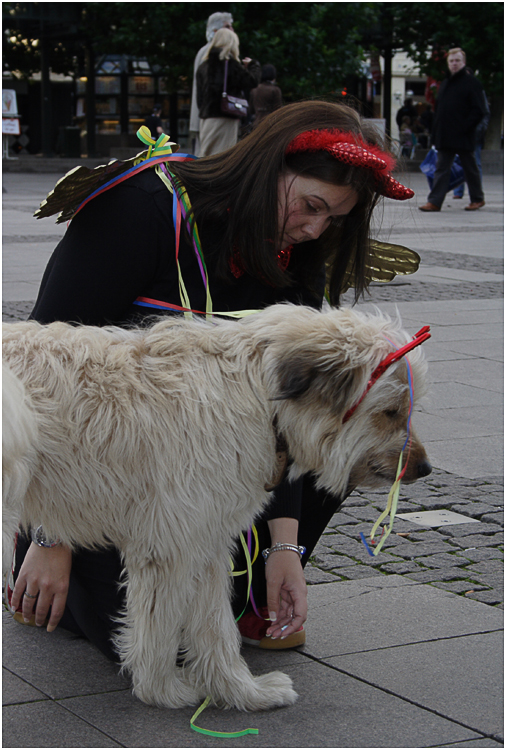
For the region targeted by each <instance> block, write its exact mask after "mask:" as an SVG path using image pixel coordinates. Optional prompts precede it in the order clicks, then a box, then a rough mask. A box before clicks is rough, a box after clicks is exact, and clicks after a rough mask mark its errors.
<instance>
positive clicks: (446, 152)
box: [419, 47, 485, 211]
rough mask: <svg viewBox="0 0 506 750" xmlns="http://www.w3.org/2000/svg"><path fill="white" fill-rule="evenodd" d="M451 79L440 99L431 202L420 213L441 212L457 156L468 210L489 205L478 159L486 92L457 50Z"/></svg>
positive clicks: (451, 53)
mask: <svg viewBox="0 0 506 750" xmlns="http://www.w3.org/2000/svg"><path fill="white" fill-rule="evenodd" d="M447 63H448V69H449V77H448V78H447V79H446V80H445V81H443V83H442V84H441V87H440V89H439V93H438V96H437V100H436V110H435V113H434V123H433V132H432V143H433V144H434V145H435V146H436V148H437V151H438V155H437V164H436V171H435V174H434V182H433V184H432V190H431V191H430V193H429V197H428V202H427V203H426V204H424V205H423V206H419V209H420V211H440V210H441V206H442V204H443V201H444V199H445V196H446V193H447V192H448V185H449V182H450V172H451V168H452V164H453V160H454V159H455V155H456V154H458V155H459V156H460V162H461V164H462V169H463V170H464V174H465V176H466V182H467V185H468V187H469V196H470V199H471V203H470V204H469V205H468V206H466V211H475V210H476V209H479V208H481V207H482V206H484V205H485V197H484V195H483V188H482V185H481V177H480V173H479V171H478V166H477V164H476V159H475V157H474V150H475V147H476V128H477V126H478V125H479V123H480V122H481V121H482V119H483V117H484V115H485V104H484V92H483V87H482V85H481V83H479V81H477V80H476V78H475V77H474V75H473V74H472V72H471V71H470V69H469V68H466V56H465V52H464V51H463V50H461V49H460V47H455V48H454V49H451V50H450V51H449V52H448V58H447Z"/></svg>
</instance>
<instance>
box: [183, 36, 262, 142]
mask: <svg viewBox="0 0 506 750" xmlns="http://www.w3.org/2000/svg"><path fill="white" fill-rule="evenodd" d="M226 60H228V72H227V94H230V95H231V96H236V97H239V98H243V99H248V98H249V93H250V91H251V89H253V88H255V87H256V86H257V84H258V82H259V80H260V73H261V68H260V63H259V62H257V61H256V60H251V58H249V57H247V58H245V59H244V60H242V62H241V59H240V57H239V37H238V36H237V34H236V33H235V32H233V31H231V30H230V29H225V28H223V29H219V30H218V31H217V32H216V34H215V35H214V38H213V41H212V42H211V46H210V47H209V50H208V52H207V54H206V55H204V59H203V62H202V64H201V65H200V66H199V69H198V70H197V104H198V108H199V117H200V120H201V122H200V156H212V155H213V154H219V153H221V152H222V151H226V150H227V149H228V148H231V147H232V146H235V144H236V143H237V139H238V135H239V125H240V122H241V121H240V118H238V117H227V116H226V115H224V114H223V112H222V111H221V99H222V93H223V82H224V78H225V61H226Z"/></svg>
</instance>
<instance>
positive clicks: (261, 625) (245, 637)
mask: <svg viewBox="0 0 506 750" xmlns="http://www.w3.org/2000/svg"><path fill="white" fill-rule="evenodd" d="M259 612H260V614H261V615H262V617H257V615H256V614H255V613H254V612H247V613H246V614H245V615H243V616H242V617H241V619H240V620H239V622H238V623H237V625H238V627H239V632H240V634H241V640H242V642H243V644H244V645H246V646H255V647H256V648H264V649H276V650H281V649H287V648H297V647H298V646H303V645H304V644H305V642H306V631H305V630H304V625H301V626H300V628H299V629H298V630H297V631H296V632H295V633H292V634H291V635H289V636H287V637H286V638H284V639H283V640H281V638H275V639H274V640H273V639H272V638H271V637H270V635H266V632H267V628H268V627H269V625H270V624H271V623H270V620H269V618H268V616H267V615H268V612H267V608H266V607H265V608H261V609H259Z"/></svg>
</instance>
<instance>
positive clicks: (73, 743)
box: [2, 701, 122, 748]
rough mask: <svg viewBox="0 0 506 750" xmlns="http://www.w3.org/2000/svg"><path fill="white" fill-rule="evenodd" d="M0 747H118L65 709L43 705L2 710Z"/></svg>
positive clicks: (110, 739) (37, 704)
mask: <svg viewBox="0 0 506 750" xmlns="http://www.w3.org/2000/svg"><path fill="white" fill-rule="evenodd" d="M2 747H16V748H22V747H23V748H24V747H122V745H121V744H119V743H117V742H116V741H115V740H114V739H112V738H111V737H110V736H108V735H107V734H104V732H101V731H99V730H97V729H95V728H94V727H93V726H90V725H89V723H88V722H86V721H83V719H80V718H79V717H78V716H75V715H74V714H73V713H72V711H69V710H68V709H67V708H65V707H63V706H60V705H58V704H57V703H53V702H52V701H43V702H40V703H22V704H19V705H17V706H5V707H4V709H3V720H2Z"/></svg>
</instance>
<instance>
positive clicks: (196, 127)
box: [190, 13, 234, 156]
mask: <svg viewBox="0 0 506 750" xmlns="http://www.w3.org/2000/svg"><path fill="white" fill-rule="evenodd" d="M233 28H234V19H233V18H232V14H231V13H213V14H212V15H210V16H209V18H208V19H207V26H206V39H207V44H204V46H203V47H201V48H200V49H199V51H198V52H197V54H196V55H195V61H194V63H193V82H192V97H191V105H190V142H192V148H191V153H192V154H195V156H200V141H199V132H200V118H199V108H198V105H197V70H198V69H199V67H200V65H201V63H202V60H203V58H204V55H205V54H206V52H207V51H208V50H209V47H210V46H211V42H212V41H213V38H214V35H215V34H216V32H217V31H218V29H230V30H231V31H233Z"/></svg>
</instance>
